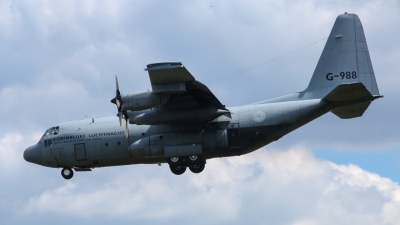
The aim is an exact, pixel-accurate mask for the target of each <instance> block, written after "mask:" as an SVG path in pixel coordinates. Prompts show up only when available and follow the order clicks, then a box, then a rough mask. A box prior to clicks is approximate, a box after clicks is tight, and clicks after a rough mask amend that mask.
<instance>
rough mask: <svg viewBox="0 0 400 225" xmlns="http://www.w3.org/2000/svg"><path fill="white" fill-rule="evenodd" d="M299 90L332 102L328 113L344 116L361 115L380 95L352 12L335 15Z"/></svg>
mask: <svg viewBox="0 0 400 225" xmlns="http://www.w3.org/2000/svg"><path fill="white" fill-rule="evenodd" d="M303 93H304V94H306V95H308V96H310V97H312V98H322V99H324V100H326V101H329V102H332V103H334V104H335V108H334V109H333V110H332V112H333V113H334V114H335V115H337V116H339V117H340V118H344V119H345V118H354V117H358V116H361V115H362V114H363V112H364V111H365V110H366V109H367V107H368V106H369V104H370V102H371V101H372V100H374V99H376V98H379V97H382V96H380V94H379V90H378V85H377V83H376V79H375V74H374V70H373V68H372V63H371V58H370V55H369V51H368V46H367V42H366V39H365V35H364V30H363V27H362V24H361V21H360V19H359V18H358V16H357V15H356V14H347V13H345V14H342V15H339V16H338V17H337V18H336V21H335V24H334V25H333V28H332V31H331V33H330V35H329V37H328V40H327V42H326V45H325V48H324V50H323V52H322V54H321V57H320V59H319V61H318V64H317V67H316V68H315V71H314V74H313V76H312V78H311V81H310V83H309V85H308V87H307V89H306V90H304V92H303ZM357 93H358V94H357ZM360 93H361V94H360ZM357 98H358V99H357Z"/></svg>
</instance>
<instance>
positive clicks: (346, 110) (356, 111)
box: [332, 102, 371, 119]
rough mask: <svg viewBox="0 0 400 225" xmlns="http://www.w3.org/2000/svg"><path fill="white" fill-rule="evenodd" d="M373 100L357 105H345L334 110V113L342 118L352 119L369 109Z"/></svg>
mask: <svg viewBox="0 0 400 225" xmlns="http://www.w3.org/2000/svg"><path fill="white" fill-rule="evenodd" d="M369 104H371V102H363V103H359V104H355V105H350V106H345V107H341V108H337V109H334V110H332V113H333V114H335V115H336V116H338V117H339V118H341V119H351V118H355V117H360V116H362V115H363V114H364V112H365V110H367V108H368V106H369Z"/></svg>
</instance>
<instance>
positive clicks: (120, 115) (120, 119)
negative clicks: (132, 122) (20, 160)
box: [118, 112, 122, 127]
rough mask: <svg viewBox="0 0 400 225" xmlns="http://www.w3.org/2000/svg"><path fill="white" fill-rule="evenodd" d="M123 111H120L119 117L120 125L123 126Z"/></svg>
mask: <svg viewBox="0 0 400 225" xmlns="http://www.w3.org/2000/svg"><path fill="white" fill-rule="evenodd" d="M121 117H122V112H118V118H119V126H120V127H121V126H122V118H121Z"/></svg>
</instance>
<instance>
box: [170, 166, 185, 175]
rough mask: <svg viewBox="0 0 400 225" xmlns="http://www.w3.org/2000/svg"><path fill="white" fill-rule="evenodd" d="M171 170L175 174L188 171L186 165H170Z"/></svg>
mask: <svg viewBox="0 0 400 225" xmlns="http://www.w3.org/2000/svg"><path fill="white" fill-rule="evenodd" d="M169 168H170V169H171V172H172V173H173V174H175V175H181V174H183V173H184V172H185V171H186V167H184V166H169Z"/></svg>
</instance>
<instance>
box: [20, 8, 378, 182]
mask: <svg viewBox="0 0 400 225" xmlns="http://www.w3.org/2000/svg"><path fill="white" fill-rule="evenodd" d="M145 70H146V71H147V72H148V73H149V76H150V82H151V86H152V90H150V91H143V92H135V93H130V94H126V95H122V94H121V93H120V91H119V87H118V80H117V77H115V79H116V96H115V98H113V99H112V100H111V102H112V103H114V104H116V106H117V109H118V117H117V116H115V117H108V118H96V119H83V120H77V121H72V122H66V123H61V124H58V125H55V126H53V127H51V128H49V129H48V130H46V132H45V133H44V135H43V136H42V138H41V139H40V140H39V142H38V143H37V144H35V145H33V146H31V147H29V148H27V149H26V150H25V152H24V158H25V160H26V161H28V162H32V163H36V164H39V165H42V166H47V167H52V168H62V171H61V175H62V176H63V177H64V178H65V179H70V178H72V176H73V170H75V171H91V169H93V168H95V167H107V166H120V165H131V164H143V163H144V164H159V165H161V163H168V164H169V167H170V169H171V171H172V172H173V173H174V174H177V175H180V174H183V173H184V172H185V171H186V168H189V169H190V170H191V171H192V172H193V173H200V172H202V171H203V169H204V167H205V164H206V160H207V159H211V158H215V157H227V156H237V155H243V154H247V153H250V152H252V151H255V150H257V149H259V148H261V147H262V146H265V145H267V144H269V143H271V142H273V141H276V140H278V139H280V138H281V137H282V136H284V135H286V134H288V133H290V132H291V131H293V130H295V129H297V128H299V127H301V126H303V125H304V124H306V123H308V122H310V121H312V120H314V119H316V118H318V117H320V116H322V115H324V114H325V113H328V112H332V113H334V114H335V115H336V116H338V117H340V118H342V119H349V118H354V117H360V116H362V114H363V113H364V111H365V110H366V109H367V108H368V106H369V105H370V103H371V102H372V101H373V100H375V99H377V98H380V97H383V96H381V95H380V94H379V90H378V87H377V83H376V80H375V75H374V71H373V68H372V64H371V59H370V56H369V52H368V47H367V42H366V40H365V36H364V31H363V27H362V25H361V21H360V19H359V18H358V16H357V15H356V14H348V13H345V14H342V15H339V16H338V17H337V19H336V21H335V24H334V26H333V28H332V31H331V33H330V35H329V37H328V40H327V42H326V45H325V48H324V50H323V52H322V55H321V57H320V59H319V62H318V64H317V67H316V69H315V71H314V74H313V76H312V78H311V81H310V83H309V85H308V87H307V88H306V89H305V90H304V91H302V92H298V93H294V94H291V95H287V96H283V97H279V98H274V99H270V100H266V101H262V102H257V103H253V104H249V105H245V106H240V107H229V108H226V107H225V106H224V105H223V104H222V103H221V102H220V101H219V100H218V99H217V98H216V97H215V96H214V94H213V93H212V92H211V91H210V90H209V89H208V88H207V86H206V85H204V84H202V83H200V82H199V81H197V80H196V79H195V78H194V77H193V76H192V74H190V73H189V71H188V70H187V69H186V68H185V67H184V66H183V65H182V64H181V63H180V62H164V63H153V64H149V65H147V68H146V69H145ZM72 169H73V170H72Z"/></svg>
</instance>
